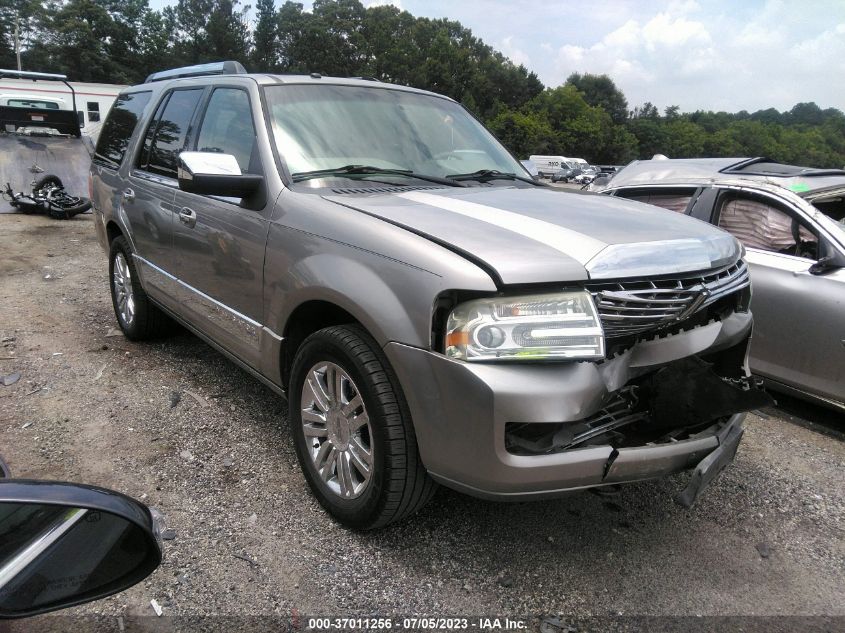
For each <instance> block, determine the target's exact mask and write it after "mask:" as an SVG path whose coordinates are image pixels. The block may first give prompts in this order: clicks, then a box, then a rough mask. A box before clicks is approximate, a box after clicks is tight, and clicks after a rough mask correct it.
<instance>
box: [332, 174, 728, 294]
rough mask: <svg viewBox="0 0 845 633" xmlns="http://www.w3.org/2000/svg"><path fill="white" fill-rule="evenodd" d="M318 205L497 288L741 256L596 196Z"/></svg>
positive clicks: (482, 190)
mask: <svg viewBox="0 0 845 633" xmlns="http://www.w3.org/2000/svg"><path fill="white" fill-rule="evenodd" d="M325 198H326V200H329V201H331V202H334V203H336V204H340V205H343V206H345V207H349V208H352V209H356V210H358V211H361V212H363V213H367V214H369V215H372V216H375V217H379V218H381V219H383V220H386V221H388V222H390V223H392V224H395V225H397V226H401V227H403V228H405V229H408V230H410V231H413V232H414V233H417V234H419V235H422V236H424V237H426V238H428V239H430V240H432V241H434V242H437V243H438V244H442V245H444V246H446V247H447V248H449V249H451V250H454V251H457V252H459V253H461V254H462V255H464V256H466V257H468V258H469V259H471V260H473V261H475V262H476V263H478V264H479V265H481V266H483V267H484V268H485V269H486V270H488V272H490V273H491V274H493V275H494V277H498V279H496V281H497V283H501V284H505V285H510V284H528V283H543V282H569V281H582V280H586V279H619V278H626V277H647V276H655V275H666V274H671V273H680V272H693V271H699V270H707V269H710V268H715V267H717V266H722V265H727V264H731V263H733V262H734V261H736V259H737V258H739V256H740V251H741V248H740V246H739V243H738V242H737V241H736V239H734V238H733V237H732V236H731V235H729V234H728V233H725V232H724V231H722V230H720V229H718V228H716V227H714V226H711V225H710V224H707V223H705V222H701V221H699V220H696V219H693V218H689V217H687V216H684V215H681V214H678V213H674V212H672V211H665V210H663V209H659V208H657V207H653V206H651V205H648V204H643V203H640V202H633V201H630V200H623V199H619V198H612V197H609V196H602V195H596V194H579V193H573V192H566V191H560V190H553V189H547V188H536V189H522V188H515V187H473V188H467V189H432V190H422V191H403V192H400V193H389V194H378V195H366V196H361V195H355V196H352V195H333V196H325Z"/></svg>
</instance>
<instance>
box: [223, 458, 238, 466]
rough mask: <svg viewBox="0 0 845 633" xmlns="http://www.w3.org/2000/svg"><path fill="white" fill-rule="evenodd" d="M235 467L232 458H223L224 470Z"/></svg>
mask: <svg viewBox="0 0 845 633" xmlns="http://www.w3.org/2000/svg"><path fill="white" fill-rule="evenodd" d="M234 465H235V460H234V459H232V458H231V457H224V458H223V468H231V467H232V466H234Z"/></svg>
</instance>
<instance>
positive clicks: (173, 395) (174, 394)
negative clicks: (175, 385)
mask: <svg viewBox="0 0 845 633" xmlns="http://www.w3.org/2000/svg"><path fill="white" fill-rule="evenodd" d="M180 402H182V394H181V393H179V392H178V391H171V392H170V408H171V409H174V408H176V405H177V404H179V403H180Z"/></svg>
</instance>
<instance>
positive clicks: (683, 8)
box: [152, 0, 845, 112]
mask: <svg viewBox="0 0 845 633" xmlns="http://www.w3.org/2000/svg"><path fill="white" fill-rule="evenodd" d="M244 1H248V0H244ZM363 1H364V4H365V5H367V6H369V5H372V4H388V2H379V1H375V2H374V1H373V0H363ZM281 2H282V0H277V6H278V5H279V4H281ZM152 4H153V6H161V5H162V4H166V2H165V1H164V0H153V2H152ZM304 4H305V6H306V7H310V3H309V2H304ZM389 4H394V5H396V6H398V7H400V8H402V9H405V10H407V11H410V12H411V13H412V14H414V15H417V16H427V17H432V18H438V17H447V18H449V19H453V20H458V21H459V22H461V23H462V24H463V25H464V26H466V27H468V28H470V29H472V31H473V33H474V34H475V35H476V36H479V37H481V38H482V39H483V40H484V41H485V42H487V43H488V44H490V45H492V46H493V47H494V48H497V49H498V50H500V51H502V53H504V54H505V55H507V56H508V57H510V58H511V59H512V60H513V61H514V62H517V63H522V64H525V66H526V67H527V68H529V69H530V70H532V71H534V72H536V73H537V74H538V76H539V77H540V79H541V80H542V81H543V83H544V84H546V85H547V86H557V85H559V84H560V83H562V82H563V81H565V80H566V78H567V77H568V76H569V75H570V73H573V72H590V73H607V74H608V75H610V76H611V77H612V78H613V80H614V81H615V82H616V84H617V86H619V87H620V88H621V89H622V91H623V92H624V93H625V96H626V97H627V98H628V104H629V107H634V106H636V105H640V104H642V103H643V102H645V101H651V102H652V103H654V104H655V105H657V106H658V107H659V108H660V109H661V110H662V109H663V108H665V107H666V106H668V105H679V106H681V110H683V111H692V110H696V109H708V110H727V111H732V112H733V111H738V110H743V109H745V110H749V111H753V110H758V109H761V108H768V107H775V108H777V109H779V110H786V109H789V108H791V107H792V106H793V105H794V104H795V103H798V102H800V101H815V102H816V103H818V104H819V105H820V106H821V107H823V108H825V107H836V108H839V109H845V0H799V1H796V0H790V1H789V2H784V1H782V0H699V1H696V0H674V1H664V2H658V1H650V0H638V1H637V2H633V1H631V0H628V1H625V0H598V1H596V2H593V1H592V0H585V1H584V2H571V1H569V2H560V1H556V0H546V1H541V0H532V1H527V0H393V2H389Z"/></svg>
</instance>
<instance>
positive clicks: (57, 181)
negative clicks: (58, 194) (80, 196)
mask: <svg viewBox="0 0 845 633" xmlns="http://www.w3.org/2000/svg"><path fill="white" fill-rule="evenodd" d="M47 189H64V185H63V184H62V179H61V178H59V177H58V176H54V175H53V174H47V175H46V176H42V177H41V178H40V179H39V180H38V182H36V183H35V186H34V187H33V188H32V193H34V194H39V193H46V191H42V190H47Z"/></svg>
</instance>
